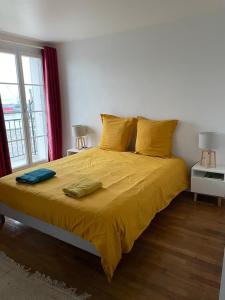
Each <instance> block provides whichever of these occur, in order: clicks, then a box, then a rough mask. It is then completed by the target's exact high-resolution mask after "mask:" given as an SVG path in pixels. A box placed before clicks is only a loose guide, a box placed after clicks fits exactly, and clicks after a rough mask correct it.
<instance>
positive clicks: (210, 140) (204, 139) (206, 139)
mask: <svg viewBox="0 0 225 300" xmlns="http://www.w3.org/2000/svg"><path fill="white" fill-rule="evenodd" d="M198 146H199V148H200V149H203V150H213V149H216V148H217V140H216V133H215V132H200V133H199V140H198Z"/></svg>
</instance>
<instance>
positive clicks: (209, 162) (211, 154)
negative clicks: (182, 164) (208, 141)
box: [200, 150, 216, 168]
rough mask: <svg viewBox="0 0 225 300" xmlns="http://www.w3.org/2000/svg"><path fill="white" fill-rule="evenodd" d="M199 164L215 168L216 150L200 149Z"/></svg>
mask: <svg viewBox="0 0 225 300" xmlns="http://www.w3.org/2000/svg"><path fill="white" fill-rule="evenodd" d="M200 165H201V166H203V167H205V168H216V151H214V150H202V153H201V160H200Z"/></svg>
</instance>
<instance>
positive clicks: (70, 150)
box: [66, 147, 91, 156]
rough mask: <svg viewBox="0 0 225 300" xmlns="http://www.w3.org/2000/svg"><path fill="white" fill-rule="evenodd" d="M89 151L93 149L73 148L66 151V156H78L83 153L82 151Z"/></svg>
mask: <svg viewBox="0 0 225 300" xmlns="http://www.w3.org/2000/svg"><path fill="white" fill-rule="evenodd" d="M88 149H91V147H87V148H82V149H77V148H71V149H67V150H66V154H67V156H70V155H73V154H77V153H79V152H82V151H86V150H88Z"/></svg>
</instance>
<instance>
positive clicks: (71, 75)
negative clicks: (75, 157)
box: [58, 13, 225, 165]
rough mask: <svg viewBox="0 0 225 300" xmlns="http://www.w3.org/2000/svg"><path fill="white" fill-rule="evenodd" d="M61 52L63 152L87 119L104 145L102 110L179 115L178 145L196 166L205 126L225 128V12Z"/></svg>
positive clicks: (94, 136)
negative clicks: (76, 128) (75, 129)
mask: <svg viewBox="0 0 225 300" xmlns="http://www.w3.org/2000/svg"><path fill="white" fill-rule="evenodd" d="M58 55H59V62H60V77H61V90H62V101H63V104H62V106H63V128H64V135H63V138H64V150H65V149H66V148H68V147H71V146H72V145H73V139H72V132H71V125H72V124H85V125H88V126H89V127H90V128H91V129H92V134H91V143H92V144H96V143H98V140H99V135H100V130H101V122H100V118H99V114H100V113H103V112H104V113H111V114H118V115H123V116H136V115H142V116H145V117H149V118H154V119H165V118H177V119H179V120H180V124H179V127H178V129H177V132H176V137H175V147H174V148H175V149H174V151H175V153H176V154H179V155H180V156H182V157H183V158H184V159H186V161H187V162H188V164H189V165H190V164H192V163H193V162H195V161H196V160H197V159H198V158H199V151H198V147H197V143H198V137H197V133H198V132H199V131H202V130H203V131H217V132H220V133H225V16H224V14H223V13H218V14H216V15H213V16H205V17H199V18H198V19H197V18H195V19H189V20H182V21H179V22H176V23H168V24H161V25H155V26H151V27H146V28H143V29H137V30H135V31H134V30H133V31H129V32H125V33H118V34H112V35H107V36H103V37H99V38H94V39H88V40H82V41H77V42H68V43H64V44H60V45H58ZM223 140H225V139H221V141H222V142H223ZM221 149H222V150H220V151H219V152H220V153H219V160H220V161H221V159H222V156H223V153H225V150H224V148H221ZM224 155H225V154H224ZM224 161H225V157H224Z"/></svg>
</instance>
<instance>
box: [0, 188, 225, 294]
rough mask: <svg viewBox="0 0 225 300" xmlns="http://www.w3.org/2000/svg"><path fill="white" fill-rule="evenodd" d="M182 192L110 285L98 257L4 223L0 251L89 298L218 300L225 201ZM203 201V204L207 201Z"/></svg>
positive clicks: (126, 258) (224, 240)
mask: <svg viewBox="0 0 225 300" xmlns="http://www.w3.org/2000/svg"><path fill="white" fill-rule="evenodd" d="M199 199H200V200H204V201H199V202H197V204H196V205H195V204H194V203H193V201H192V195H191V194H188V193H185V194H182V195H180V196H179V197H177V198H176V199H175V200H174V201H173V202H172V204H171V205H170V206H169V207H168V208H167V209H165V210H164V211H163V212H161V213H160V214H158V215H157V217H156V218H155V219H154V221H153V222H152V223H151V225H150V226H149V228H148V229H147V230H146V231H145V232H144V233H143V234H142V236H141V237H140V238H139V239H138V240H137V241H136V242H135V245H134V247H133V249H132V251H131V252H130V253H129V254H126V255H124V256H123V259H122V261H121V262H120V264H119V266H118V268H117V270H116V272H115V275H114V278H113V281H112V283H111V284H108V282H107V281H106V278H105V276H104V273H103V271H102V269H101V265H100V261H99V259H98V258H97V257H95V256H93V255H91V254H88V253H86V252H84V251H81V250H79V249H76V248H75V247H73V246H70V245H67V244H65V243H63V242H61V241H58V240H56V239H54V238H51V237H49V236H47V235H45V234H42V233H40V232H38V231H35V230H33V229H30V228H28V227H26V226H23V225H22V224H20V223H18V222H15V221H12V220H10V219H7V221H6V224H5V225H4V226H0V250H2V251H4V252H5V253H6V254H7V255H8V256H10V257H12V258H13V259H14V260H16V261H17V262H19V263H21V264H24V265H26V266H29V267H31V269H32V270H38V271H40V272H43V273H45V274H47V275H49V276H51V277H52V278H53V279H57V280H61V281H65V282H66V283H67V285H68V286H72V287H75V288H77V289H78V292H79V293H83V292H88V293H90V294H92V296H93V298H92V299H98V300H100V299H123V300H124V299H129V300H131V299H151V300H164V299H171V300H176V299H190V300H211V299H216V300H217V299H218V294H219V287H220V276H221V269H222V261H223V251H224V245H225V203H223V206H222V208H218V207H217V206H216V200H215V199H213V198H209V199H208V198H206V199H205V198H202V197H199ZM205 200H206V201H205Z"/></svg>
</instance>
